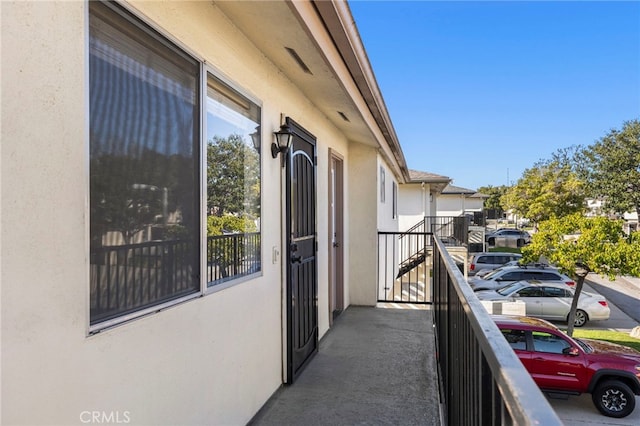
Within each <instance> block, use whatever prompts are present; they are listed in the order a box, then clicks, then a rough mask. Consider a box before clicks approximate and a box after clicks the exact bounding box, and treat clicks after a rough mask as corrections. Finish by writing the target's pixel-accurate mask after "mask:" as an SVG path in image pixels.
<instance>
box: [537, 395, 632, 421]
mask: <svg viewBox="0 0 640 426" xmlns="http://www.w3.org/2000/svg"><path fill="white" fill-rule="evenodd" d="M548 400H549V403H550V404H551V406H552V407H553V409H554V410H555V411H556V414H557V415H558V417H560V420H562V422H563V423H564V424H565V425H566V426H573V425H575V426H578V425H580V426H597V425H598V426H599V425H616V426H617V425H630V426H631V425H633V426H637V425H640V397H638V396H636V409H635V410H633V413H631V414H629V415H628V416H627V417H624V418H622V419H615V418H613V417H607V416H603V415H602V414H600V412H599V411H598V409H597V408H596V407H595V406H594V405H593V402H592V401H591V395H590V394H582V395H580V396H570V397H569V399H567V400H563V399H555V398H548Z"/></svg>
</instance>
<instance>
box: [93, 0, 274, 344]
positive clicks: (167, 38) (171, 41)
mask: <svg viewBox="0 0 640 426" xmlns="http://www.w3.org/2000/svg"><path fill="white" fill-rule="evenodd" d="M100 3H102V4H103V5H104V6H106V7H108V8H110V9H111V10H113V11H116V12H117V14H118V15H120V18H119V19H121V21H119V22H109V24H110V26H111V27H112V28H115V29H118V28H119V27H121V26H122V25H132V26H135V27H137V28H138V29H141V30H143V31H144V32H151V33H153V35H154V36H155V37H156V38H157V39H158V41H159V42H160V43H162V44H164V45H173V48H175V49H177V50H179V52H180V53H181V54H182V55H184V56H186V57H188V58H190V59H192V60H193V61H194V62H197V64H198V72H199V76H198V78H196V80H197V84H198V87H197V89H198V90H199V96H197V97H196V99H197V100H198V102H199V111H198V112H196V113H195V114H194V118H197V119H198V120H199V127H200V128H199V129H198V130H196V132H195V133H196V134H197V136H198V137H199V140H198V141H197V143H198V144H199V150H196V151H197V155H199V156H200V158H199V161H198V162H197V163H198V165H197V166H196V167H198V170H194V175H195V179H194V182H196V181H197V182H199V184H200V188H199V194H196V197H198V196H199V215H200V217H199V220H196V221H195V222H196V223H197V224H198V225H199V228H200V229H199V230H198V231H197V232H196V234H199V237H198V240H199V256H198V257H199V259H195V261H196V264H198V265H199V268H200V269H199V271H198V275H199V280H198V281H199V283H198V284H199V286H198V287H197V290H196V291H194V292H193V293H190V294H187V295H184V296H182V297H177V298H175V299H171V300H167V301H164V302H161V303H158V304H155V305H151V306H148V307H145V308H142V309H138V310H135V311H132V312H127V313H125V314H122V315H118V316H117V317H114V318H110V319H107V320H104V321H99V322H96V323H94V324H91V278H90V275H91V273H90V268H91V260H90V256H87V263H86V266H87V280H86V282H87V296H86V299H85V300H86V302H85V303H86V323H85V324H86V334H87V336H91V335H95V334H97V333H99V332H101V331H103V330H106V329H109V328H112V327H115V326H119V325H122V324H125V323H128V322H130V321H133V320H135V319H139V318H142V317H145V316H147V315H150V314H153V313H157V312H160V311H163V310H166V309H168V308H171V307H174V306H177V305H180V304H182V303H185V302H188V301H191V300H194V299H198V298H200V297H202V296H206V295H209V294H213V293H217V292H218V291H221V290H224V289H226V288H229V287H233V286H235V285H239V284H242V283H245V282H247V281H251V280H254V279H255V278H257V277H260V276H262V275H263V274H264V265H265V263H264V257H265V254H264V247H263V244H262V243H260V249H259V258H260V270H259V271H257V272H254V273H252V274H247V275H242V276H239V277H237V278H232V279H229V280H228V281H226V282H225V283H223V284H219V285H214V286H208V285H207V276H206V275H207V274H206V262H207V244H206V238H207V214H206V213H207V212H206V209H207V185H206V180H207V156H206V150H207V140H206V136H207V135H206V133H207V117H206V116H207V108H206V101H207V78H208V75H209V74H211V75H212V76H214V77H215V78H217V79H219V80H221V81H223V82H224V83H225V84H226V85H228V86H229V87H230V88H232V89H233V90H234V91H235V92H237V93H238V94H240V95H241V96H243V97H245V98H246V99H247V100H249V101H250V102H252V103H254V104H255V105H256V106H258V107H259V108H260V113H259V121H260V123H259V126H260V130H259V132H260V150H259V160H258V164H259V179H260V195H259V200H260V201H259V202H260V208H261V210H260V229H259V235H260V241H262V238H263V234H264V232H263V229H264V220H263V210H262V207H263V206H264V186H263V184H264V180H263V178H264V167H263V165H264V162H263V157H264V155H263V153H264V146H265V139H264V138H263V136H264V129H263V123H264V108H263V102H262V101H261V100H259V98H257V97H256V96H254V95H253V94H252V93H250V92H248V91H247V90H246V89H244V88H242V86H240V85H239V84H237V83H236V82H235V81H233V80H232V79H230V78H228V77H227V76H225V75H224V73H222V72H221V71H220V70H219V69H217V68H215V67H214V66H212V65H211V64H209V63H208V62H207V61H206V60H205V59H204V58H203V57H202V56H200V55H198V54H196V53H195V52H194V51H193V50H192V49H190V48H189V47H187V46H186V45H185V44H184V43H182V42H180V41H179V40H177V39H176V38H175V36H173V35H172V34H170V33H168V32H167V31H166V30H165V29H163V28H162V27H161V26H159V25H157V24H156V23H154V22H153V21H152V20H150V19H149V18H148V17H146V16H144V15H143V14H141V13H140V12H139V11H138V10H136V9H135V8H133V7H130V6H128V5H122V4H120V3H113V2H100ZM85 10H86V12H85V13H86V22H87V25H86V27H85V28H86V32H85V46H86V50H85V52H86V53H85V55H86V59H87V62H86V65H85V75H86V78H87V85H86V96H85V101H86V105H87V109H86V119H85V120H86V127H85V128H86V133H85V134H86V141H87V145H86V150H85V162H86V163H85V166H86V170H87V178H86V181H85V185H86V186H85V188H86V189H85V190H86V194H87V202H86V205H85V209H86V217H87V218H89V216H90V214H91V213H90V212H91V210H90V203H89V199H90V194H91V179H90V159H91V149H90V143H89V135H90V131H89V130H90V125H89V123H90V120H91V112H90V110H89V105H90V84H91V82H90V77H91V76H90V69H89V57H90V52H91V50H90V38H91V31H90V27H89V20H90V19H91V14H92V12H91V8H90V7H87V8H86V9H85ZM89 224H90V221H87V224H86V228H85V229H86V246H85V247H86V250H87V253H88V254H90V252H91V249H90V240H91V230H90V226H89Z"/></svg>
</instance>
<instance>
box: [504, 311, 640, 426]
mask: <svg viewBox="0 0 640 426" xmlns="http://www.w3.org/2000/svg"><path fill="white" fill-rule="evenodd" d="M493 319H494V320H495V322H496V324H497V325H498V328H500V330H501V331H502V334H503V335H504V337H505V338H506V339H507V342H509V344H510V345H511V347H512V348H513V349H514V351H515V352H516V354H517V355H518V357H519V358H520V361H522V364H523V365H524V366H525V368H526V369H527V371H529V373H530V374H531V376H532V377H533V380H534V381H535V382H536V384H537V385H538V386H539V387H540V389H541V390H542V391H543V392H546V393H549V394H569V395H579V394H581V393H585V392H587V393H590V394H591V399H592V400H593V403H594V405H595V406H596V408H597V409H598V410H599V411H600V412H601V413H602V414H604V415H605V416H609V417H626V416H628V415H629V414H631V412H633V409H634V408H635V405H636V398H635V395H640V352H638V351H636V350H635V349H632V348H629V347H627V346H621V345H616V344H613V343H609V342H603V341H600V340H591V339H572V338H571V337H569V336H567V335H566V334H565V333H564V332H563V331H562V330H560V329H559V328H557V327H556V326H555V325H553V324H551V323H549V322H547V321H544V320H541V319H538V318H531V317H520V316H513V317H512V316H500V315H495V316H493Z"/></svg>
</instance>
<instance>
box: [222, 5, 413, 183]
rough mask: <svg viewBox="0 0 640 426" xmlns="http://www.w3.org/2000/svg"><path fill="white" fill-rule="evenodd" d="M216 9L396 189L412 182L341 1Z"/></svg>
mask: <svg viewBox="0 0 640 426" xmlns="http://www.w3.org/2000/svg"><path fill="white" fill-rule="evenodd" d="M214 4H215V5H216V6H217V7H218V8H219V9H220V10H221V11H222V12H223V13H224V14H225V15H226V16H227V17H228V18H229V19H230V20H231V21H232V22H233V23H234V25H235V26H236V27H237V28H238V29H239V30H240V31H241V32H242V33H243V34H244V35H245V37H247V39H248V40H250V41H251V43H253V44H254V45H255V46H256V47H257V49H258V50H259V51H260V52H262V54H263V55H264V56H265V57H266V58H267V59H268V60H269V61H270V62H272V63H273V64H274V65H275V66H276V67H277V68H278V69H279V70H280V72H281V73H282V74H283V75H284V76H285V77H286V78H287V79H288V80H290V81H291V82H292V83H293V84H294V85H295V86H296V87H297V88H298V90H300V91H301V92H302V93H303V94H304V95H305V96H306V97H307V98H308V99H309V100H310V102H312V103H313V104H314V105H315V107H316V108H318V110H320V111H321V112H322V113H323V114H324V115H325V116H326V117H327V118H328V119H329V121H331V122H332V124H333V125H334V126H336V128H338V129H339V130H340V131H341V132H342V133H343V134H345V135H346V137H347V138H348V140H349V141H350V142H356V143H361V144H365V145H369V146H372V147H374V148H376V149H378V151H379V153H380V155H382V156H383V157H384V158H385V159H386V160H387V161H388V162H389V164H390V165H391V167H392V169H393V170H394V172H395V174H396V176H398V178H399V180H400V181H401V183H402V182H405V181H408V180H409V173H408V170H407V166H406V161H405V158H404V154H403V153H402V149H401V147H400V143H399V141H398V138H397V136H396V134H395V130H394V129H393V125H392V122H391V119H390V117H389V114H388V111H387V109H386V106H385V104H384V99H383V98H382V94H381V92H380V90H379V88H378V85H377V82H376V80H375V76H374V73H373V70H372V69H371V66H370V64H369V60H368V58H367V56H366V52H365V49H364V46H363V44H362V41H361V39H360V36H359V34H358V31H357V28H356V26H355V22H354V19H353V16H352V15H351V11H350V9H349V6H348V4H347V3H346V2H345V1H286V0H285V1H282V0H278V1H215V2H214ZM291 51H294V52H295V54H297V56H298V57H299V60H301V61H302V62H303V63H304V64H305V65H306V67H307V68H308V70H309V72H306V71H305V70H304V69H303V68H302V67H301V66H300V65H299V61H298V60H296V59H295V58H294V57H293V56H292V54H291ZM345 117H346V118H347V119H346V120H345ZM292 118H294V119H295V117H292Z"/></svg>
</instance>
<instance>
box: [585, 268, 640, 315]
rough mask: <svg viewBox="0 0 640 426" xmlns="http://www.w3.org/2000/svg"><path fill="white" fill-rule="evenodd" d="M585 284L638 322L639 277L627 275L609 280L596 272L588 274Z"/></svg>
mask: <svg viewBox="0 0 640 426" xmlns="http://www.w3.org/2000/svg"><path fill="white" fill-rule="evenodd" d="M585 284H588V285H589V286H590V287H591V288H592V289H594V290H595V291H596V292H598V293H600V294H601V295H603V296H604V297H606V298H607V300H608V301H609V302H610V303H612V304H614V305H615V306H616V307H618V308H619V309H620V310H621V311H623V312H624V313H625V314H626V315H627V316H629V317H630V318H633V319H634V320H635V321H636V323H640V279H639V278H635V277H629V276H622V277H618V278H616V279H615V280H613V281H610V280H609V279H608V278H606V277H601V276H600V275H598V274H593V273H591V274H589V275H588V276H587V280H586V282H585Z"/></svg>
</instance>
